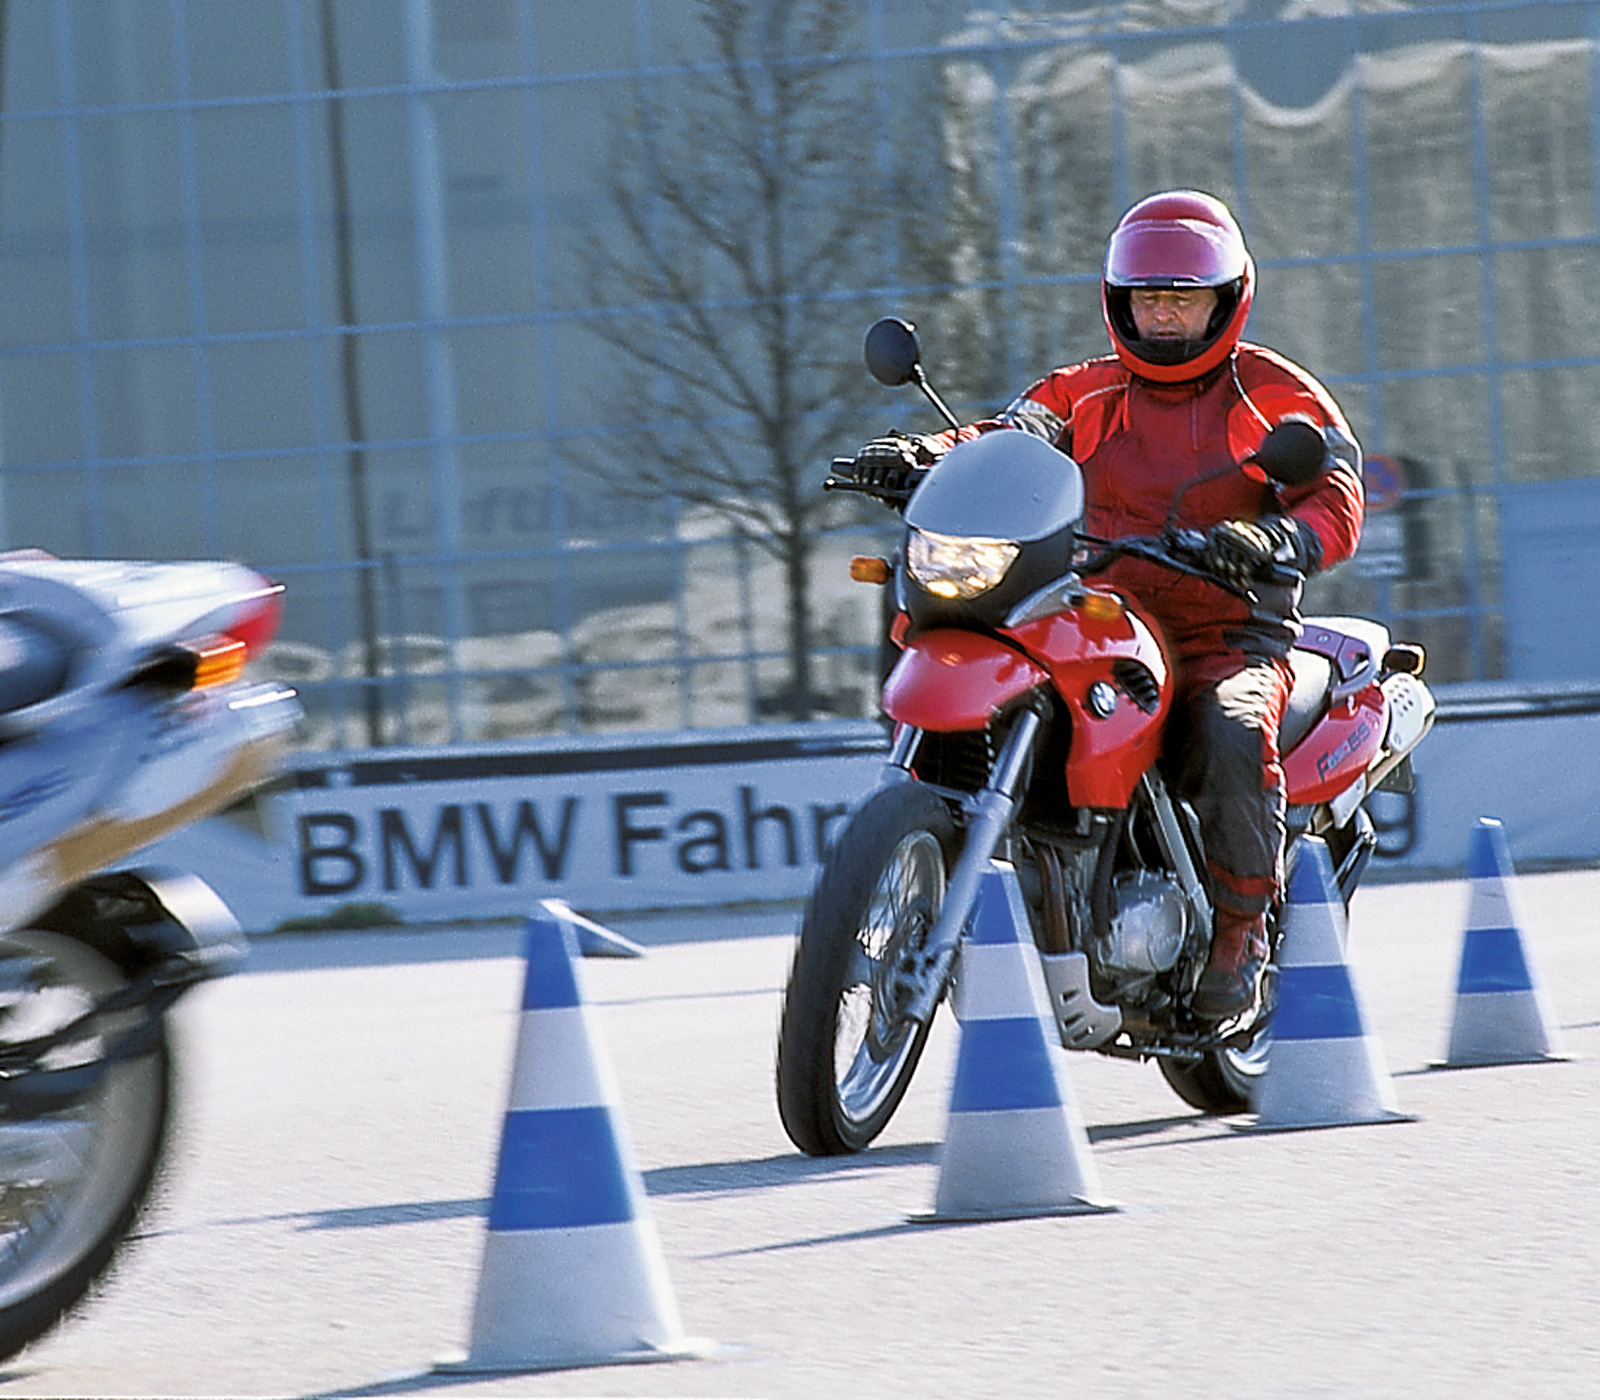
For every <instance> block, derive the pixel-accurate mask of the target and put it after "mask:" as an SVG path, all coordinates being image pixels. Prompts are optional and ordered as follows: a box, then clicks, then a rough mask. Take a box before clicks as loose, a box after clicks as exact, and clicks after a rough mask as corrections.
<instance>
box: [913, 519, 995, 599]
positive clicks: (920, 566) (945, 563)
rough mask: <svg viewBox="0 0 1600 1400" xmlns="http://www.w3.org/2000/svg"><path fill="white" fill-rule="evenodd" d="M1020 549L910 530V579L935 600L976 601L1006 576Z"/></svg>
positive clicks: (981, 540) (990, 541) (961, 537)
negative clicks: (974, 599) (975, 599)
mask: <svg viewBox="0 0 1600 1400" xmlns="http://www.w3.org/2000/svg"><path fill="white" fill-rule="evenodd" d="M1021 553H1022V546H1021V545H1020V544H1016V543H1014V542H1013V541H1011V540H990V539H983V538H979V537H970V536H962V535H938V534H935V533H934V532H933V531H932V530H912V532H911V538H910V539H909V540H908V541H907V544H906V567H907V569H909V570H910V572H911V577H912V578H914V579H915V580H916V581H917V582H918V583H919V584H921V585H922V587H923V588H925V589H926V590H927V591H928V592H929V593H931V594H933V596H934V597H935V598H976V597H977V596H978V595H979V594H980V593H987V592H988V591H989V590H990V589H991V588H993V587H995V585H996V584H998V583H999V582H1000V581H1001V580H1002V579H1003V578H1005V576H1006V570H1007V569H1009V568H1010V567H1011V565H1012V562H1013V561H1014V560H1015V559H1016V557H1017V555H1019V554H1021Z"/></svg>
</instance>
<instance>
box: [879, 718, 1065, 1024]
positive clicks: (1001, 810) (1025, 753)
mask: <svg viewBox="0 0 1600 1400" xmlns="http://www.w3.org/2000/svg"><path fill="white" fill-rule="evenodd" d="M1042 727H1043V721H1042V720H1041V719H1040V718H1039V716H1038V715H1037V714H1035V713H1034V712H1033V711H1032V710H1024V711H1023V712H1022V713H1021V714H1019V715H1018V716H1017V719H1016V723H1015V724H1013V725H1012V726H1011V732H1010V733H1009V734H1008V735H1007V736H1006V741H1005V744H1004V746H1003V747H1002V748H1001V750H1000V756H999V758H997V759H996V760H995V764H994V767H993V768H992V769H991V770H990V772H989V780H988V782H987V783H985V784H984V786H983V787H982V788H981V789H980V790H979V791H978V792H977V793H975V794H974V795H973V796H972V797H971V798H969V799H968V802H967V835H966V840H965V842H964V843H963V844H962V848H961V855H960V858H959V859H958V860H957V861H956V866H955V869H954V870H953V871H952V872H951V874H950V883H949V885H948V886H947V887H946V889H945V896H944V903H943V904H942V905H941V906H940V908H939V917H938V920H937V921H936V922H935V923H934V926H933V929H932V931H931V932H930V933H929V935H928V939H927V942H926V943H925V944H924V945H923V947H922V951H921V956H920V958H919V963H920V966H919V967H918V969H917V971H916V974H915V979H914V980H915V982H916V985H917V992H916V996H915V997H914V998H913V999H912V1000H911V1001H910V1002H909V1003H908V1004H907V1006H906V1015H907V1016H908V1017H909V1018H910V1019H911V1020H913V1021H915V1022H917V1024H918V1025H926V1024H927V1023H928V1022H929V1021H930V1020H932V1019H933V1013H934V1011H935V1009H936V1008H937V1007H938V1005H939V998H940V997H941V996H942V995H943V993H944V986H945V983H946V982H947V981H948V980H949V977H950V969H951V967H952V965H953V964H954V963H955V959H956V952H957V950H958V948H959V947H960V945H961V934H962V932H963V931H964V930H965V928H966V926H967V920H968V919H969V918H971V917H972V909H973V906H974V905H975V904H976V903H977V902H978V890H979V888H980V886H981V885H982V882H983V877H984V875H985V874H986V873H987V872H988V869H989V861H990V860H991V859H992V858H993V856H994V853H995V851H996V850H998V849H999V847H1000V843H1001V842H1002V841H1003V840H1004V839H1005V836H1006V833H1007V832H1008V831H1009V830H1010V829H1011V823H1012V822H1013V821H1014V820H1015V819H1016V815H1017V810H1018V809H1019V808H1020V807H1021V805H1022V797H1023V792H1024V790H1025V788H1026V785H1027V779H1028V775H1029V773H1030V772H1031V770H1032V767H1033V752H1034V746H1035V745H1036V743H1037V742H1038V738H1039V731H1040V729H1041V728H1042ZM913 746H914V737H910V738H907V740H906V743H905V746H904V749H903V750H902V745H901V743H900V736H897V737H896V743H895V752H896V753H901V752H902V751H903V752H904V753H905V754H906V755H907V757H908V759H909V755H910V753H911V751H912V748H913Z"/></svg>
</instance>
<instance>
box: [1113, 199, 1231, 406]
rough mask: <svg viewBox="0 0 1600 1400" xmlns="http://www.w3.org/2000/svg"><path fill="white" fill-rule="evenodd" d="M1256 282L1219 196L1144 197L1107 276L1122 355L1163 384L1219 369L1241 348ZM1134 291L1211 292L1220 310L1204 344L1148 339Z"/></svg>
mask: <svg viewBox="0 0 1600 1400" xmlns="http://www.w3.org/2000/svg"><path fill="white" fill-rule="evenodd" d="M1255 280H1256V268H1255V264H1254V263H1253V262H1252V261H1251V260H1250V254H1249V252H1248V251H1247V250H1246V248H1245V246H1244V235H1243V234H1242V233H1240V232H1239V225H1238V224H1237V223H1236V222H1235V220H1234V217H1233V215H1232V214H1231V213H1229V211H1228V206H1227V205H1226V204H1224V203H1223V202H1222V201H1221V200H1220V199H1216V198H1213V197H1212V196H1211V195H1209V194H1201V193H1200V192H1199V191H1198V190H1168V191H1165V192H1164V193H1162V194H1153V195H1150V196H1149V197H1148V198H1146V199H1141V200H1140V201H1139V202H1138V203H1137V204H1135V205H1134V206H1133V208H1132V209H1130V210H1128V212H1127V213H1126V214H1124V215H1123V216H1122V219H1121V221H1120V222H1119V223H1118V224H1117V226H1116V228H1114V229H1113V230H1112V231H1111V237H1110V239H1109V240H1107V242H1106V263H1105V271H1104V273H1103V274H1102V276H1101V279H1100V308H1101V311H1102V312H1103V313H1104V315H1105V321H1106V330H1107V331H1109V332H1110V334H1111V343H1112V345H1113V346H1114V347H1115V348H1116V352H1117V358H1118V359H1119V360H1121V361H1122V363H1123V364H1124V365H1125V366H1127V368H1128V369H1130V370H1132V371H1133V373H1135V374H1137V375H1139V376H1140V377H1141V378H1143V379H1153V380H1155V381H1157V382H1158V383H1162V384H1178V383H1181V382H1182V381H1184V380H1186V379H1197V378H1199V377H1200V376H1201V375H1202V374H1205V373H1207V372H1208V371H1210V370H1213V369H1215V368H1216V367H1217V366H1218V365H1220V364H1221V363H1222V362H1223V361H1224V360H1225V359H1227V358H1228V356H1229V355H1231V354H1232V353H1233V349H1234V346H1236V345H1237V344H1238V343H1239V336H1240V335H1241V334H1242V333H1243V331H1244V323H1245V320H1246V318H1247V317H1248V316H1249V315H1250V300H1251V297H1252V296H1253V295H1254V294H1255ZM1135 287H1165V288H1174V287H1210V288H1211V289H1212V290H1213V291H1215V292H1216V294H1217V309H1216V310H1215V311H1214V312H1213V313H1212V316H1211V320H1210V322H1209V323H1208V324H1207V326H1206V332H1205V335H1204V336H1203V337H1202V338H1201V339H1199V340H1162V341H1156V340H1144V339H1142V338H1141V337H1140V335H1139V331H1138V328H1137V326H1135V324H1134V320H1133V308H1132V305H1131V293H1132V291H1133V289H1134V288H1135Z"/></svg>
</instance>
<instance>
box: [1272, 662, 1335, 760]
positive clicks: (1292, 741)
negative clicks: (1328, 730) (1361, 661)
mask: <svg viewBox="0 0 1600 1400" xmlns="http://www.w3.org/2000/svg"><path fill="white" fill-rule="evenodd" d="M1289 667H1290V669H1291V670H1292V671H1293V672H1294V685H1293V686H1292V687H1291V688H1290V690H1289V704H1288V706H1287V707H1286V708H1285V710H1284V712H1283V725H1282V727H1281V728H1280V729H1279V730H1278V752H1279V753H1288V752H1289V751H1290V750H1291V749H1292V748H1294V746H1295V745H1296V744H1298V743H1299V742H1300V741H1301V740H1302V739H1304V738H1305V737H1306V735H1307V734H1309V733H1310V732H1311V726H1312V725H1314V724H1315V723H1316V722H1317V721H1318V720H1319V719H1321V718H1322V715H1323V712H1324V711H1325V710H1326V709H1327V708H1328V695H1329V692H1330V691H1332V689H1333V663H1332V662H1331V661H1329V660H1328V658H1327V657H1325V656H1319V655H1317V653H1316V652H1314V651H1303V650H1301V649H1300V648H1299V647H1295V648H1293V649H1292V650H1291V651H1290V652H1289Z"/></svg>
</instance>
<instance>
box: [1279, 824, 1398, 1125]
mask: <svg viewBox="0 0 1600 1400" xmlns="http://www.w3.org/2000/svg"><path fill="white" fill-rule="evenodd" d="M1283 922H1284V932H1283V947H1282V952H1281V955H1280V958H1279V964H1278V966H1279V974H1278V994H1277V1004H1276V1006H1275V1007H1274V1009H1273V1012H1272V1045H1271V1051H1270V1054H1269V1056H1268V1060H1267V1068H1266V1070H1265V1071H1264V1072H1263V1074H1262V1076H1261V1083H1260V1085H1259V1086H1258V1088H1257V1089H1256V1097H1255V1109H1256V1121H1255V1123H1254V1124H1252V1125H1251V1127H1252V1128H1253V1129H1284V1128H1328V1127H1338V1126H1342V1125H1344V1124H1347V1123H1389V1122H1403V1121H1406V1119H1407V1115H1405V1114H1403V1113H1401V1112H1400V1111H1399V1108H1398V1107H1397V1105H1396V1103H1395V1094H1394V1085H1393V1083H1392V1082H1391V1081H1390V1078H1389V1071H1388V1069H1387V1067H1386V1066H1385V1064H1384V1060H1383V1051H1382V1050H1381V1048H1380V1047H1379V1045H1378V1042H1377V1041H1376V1040H1375V1039H1373V1037H1372V1036H1370V1035H1369V1034H1368V1033H1367V1030H1366V1022H1365V1018H1364V1017H1363V1015H1362V1010H1361V1000H1360V998H1359V996H1357V994H1356V988H1355V983H1354V981H1353V980H1352V978H1351V975H1350V967H1349V964H1348V963H1347V962H1346V961H1345V955H1344V947H1345V937H1344V934H1345V914H1344V900H1343V899H1342V898H1341V896H1340V894H1339V887H1338V886H1337V885H1336V884H1335V883H1334V878H1333V862H1332V861H1331V860H1330V859H1329V858H1328V848H1327V847H1326V846H1325V845H1324V844H1323V843H1322V842H1321V841H1320V840H1318V839H1316V838H1315V837H1310V838H1307V839H1305V840H1302V841H1301V843H1300V855H1299V859H1298V860H1296V862H1295V867H1294V872H1293V874H1292V875H1291V876H1290V877H1289V888H1288V892H1287V898H1286V900H1285V902H1284V911H1283Z"/></svg>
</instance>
